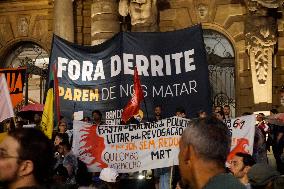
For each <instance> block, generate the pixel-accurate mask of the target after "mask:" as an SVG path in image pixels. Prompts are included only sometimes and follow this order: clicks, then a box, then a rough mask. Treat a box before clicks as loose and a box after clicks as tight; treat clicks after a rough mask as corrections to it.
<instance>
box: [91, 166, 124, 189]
mask: <svg viewBox="0 0 284 189" xmlns="http://www.w3.org/2000/svg"><path fill="white" fill-rule="evenodd" d="M118 177H119V174H118V172H117V170H115V169H113V168H104V169H102V171H101V173H100V177H99V178H100V179H101V181H102V182H101V183H100V184H99V186H96V187H97V188H107V189H116V188H118Z"/></svg>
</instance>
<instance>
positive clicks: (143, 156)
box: [73, 117, 190, 173]
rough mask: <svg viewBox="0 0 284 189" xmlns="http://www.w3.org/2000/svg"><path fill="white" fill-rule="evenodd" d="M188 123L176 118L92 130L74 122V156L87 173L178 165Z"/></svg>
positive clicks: (79, 122) (100, 127) (188, 121)
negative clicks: (183, 134)
mask: <svg viewBox="0 0 284 189" xmlns="http://www.w3.org/2000/svg"><path fill="white" fill-rule="evenodd" d="M189 123H190V120H188V119H182V118H179V117H172V118H168V119H163V120H161V121H158V122H155V123H142V124H140V125H138V126H137V125H123V126H122V125H116V126H112V125H107V126H103V125H102V126H98V127H97V126H94V125H93V126H92V125H90V124H87V123H84V122H81V121H74V125H73V128H74V136H73V140H74V141H73V152H74V153H75V154H76V155H79V157H80V159H81V160H82V161H84V162H85V163H86V164H87V166H88V168H89V170H90V171H94V172H97V171H100V170H101V168H104V167H111V168H114V169H116V170H117V171H118V172H120V173H129V172H136V171H140V170H149V169H155V168H162V167H169V166H172V165H178V153H179V139H180V136H181V135H182V132H183V130H184V129H185V128H186V127H187V126H188V125H189Z"/></svg>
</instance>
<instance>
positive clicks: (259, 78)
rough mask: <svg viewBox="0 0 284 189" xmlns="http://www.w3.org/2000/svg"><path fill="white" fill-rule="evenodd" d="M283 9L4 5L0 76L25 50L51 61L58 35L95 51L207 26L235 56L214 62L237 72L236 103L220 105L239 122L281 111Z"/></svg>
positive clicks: (80, 2)
mask: <svg viewBox="0 0 284 189" xmlns="http://www.w3.org/2000/svg"><path fill="white" fill-rule="evenodd" d="M283 5H284V1H283V0H135V1H134V0H73V1H72V0H36V1H35V0H3V1H1V2H0V68H4V67H16V66H17V65H18V64H14V65H13V61H12V60H13V59H15V57H17V56H18V55H19V54H17V53H15V52H14V51H16V50H17V49H18V47H19V46H21V45H23V44H25V43H30V44H33V45H36V46H37V47H39V48H41V49H42V51H44V52H45V54H46V55H45V56H48V54H49V53H50V48H51V42H52V35H53V32H54V33H56V34H57V35H59V36H61V37H63V38H65V39H67V40H69V41H71V42H75V43H77V44H80V45H95V44H99V43H101V42H103V41H105V40H107V39H109V38H110V37H112V36H113V35H114V34H115V33H117V32H120V31H133V32H135V31H146V32H147V31H151V32H155V31H160V32H166V31H173V30H178V29H182V28H186V27H190V26H192V25H195V24H198V23H201V24H202V27H203V29H204V31H205V32H204V33H206V31H210V32H209V34H210V35H211V34H212V32H213V34H214V32H215V33H217V34H218V35H220V36H222V37H223V38H224V39H226V40H227V41H228V44H230V45H231V48H232V51H233V53H228V52H227V51H226V49H227V48H226V47H225V48H224V52H225V51H226V53H227V54H229V55H230V54H231V56H224V57H222V59H220V57H219V59H218V57H217V58H216V57H215V58H213V59H214V60H215V61H216V62H217V63H218V61H219V60H220V61H223V62H226V61H227V60H230V61H233V67H234V71H233V77H230V78H231V80H232V83H233V85H232V86H233V87H232V86H231V84H230V87H231V88H233V93H234V94H231V95H230V96H231V98H229V99H230V100H228V99H226V98H225V97H224V95H223V96H222V95H221V96H220V98H219V100H217V101H216V102H214V103H215V105H218V104H221V105H224V104H226V103H232V102H233V106H234V108H235V110H236V115H240V114H242V113H243V112H254V111H259V110H269V109H271V108H281V104H280V95H279V94H280V89H281V87H282V86H283V84H284V64H283V63H282V62H283V61H284V18H283ZM220 43H221V42H220V40H219V41H218V40H217V42H216V43H215V45H214V46H216V45H218V44H219V45H220ZM223 46H224V45H223ZM211 50H212V49H211ZM26 54H28V53H26ZM26 54H25V56H26ZM208 54H209V55H210V53H208ZM41 55H42V53H41ZM208 57H209V58H210V57H214V56H208ZM20 58H21V57H20ZM32 60H34V59H32ZM214 60H213V61H214ZM221 80H222V79H221ZM33 81H34V82H33ZM37 81H38V80H36V79H31V80H30V81H29V82H31V86H34V88H33V87H31V89H30V90H32V89H34V90H36V87H38V86H39V82H37ZM40 82H42V81H40ZM214 82H217V80H215V81H212V83H213V84H214ZM226 85H227V84H225V88H226ZM221 93H222V91H221ZM230 93H232V92H230ZM222 94H223V93H222ZM225 96H226V95H225ZM227 96H228V95H227ZM213 101H214V98H213Z"/></svg>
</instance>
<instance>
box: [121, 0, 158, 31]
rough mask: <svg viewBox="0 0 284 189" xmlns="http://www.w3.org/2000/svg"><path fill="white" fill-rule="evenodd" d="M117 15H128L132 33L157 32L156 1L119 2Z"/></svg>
mask: <svg viewBox="0 0 284 189" xmlns="http://www.w3.org/2000/svg"><path fill="white" fill-rule="evenodd" d="M119 14H120V15H121V16H124V17H125V16H127V15H128V14H129V15H130V18H131V25H132V31H158V25H157V19H158V11H157V0H120V1H119Z"/></svg>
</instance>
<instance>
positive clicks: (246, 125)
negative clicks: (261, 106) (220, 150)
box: [224, 115, 256, 161]
mask: <svg viewBox="0 0 284 189" xmlns="http://www.w3.org/2000/svg"><path fill="white" fill-rule="evenodd" d="M224 122H225V124H226V125H227V126H228V128H229V130H230V131H231V134H232V144H231V152H230V154H229V156H228V158H227V160H228V161H230V160H231V159H232V158H233V157H234V156H235V154H236V153H237V152H243V153H248V154H252V152H253V141H254V133H255V123H256V118H255V115H248V116H242V117H238V118H235V119H229V120H225V121H224Z"/></svg>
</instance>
